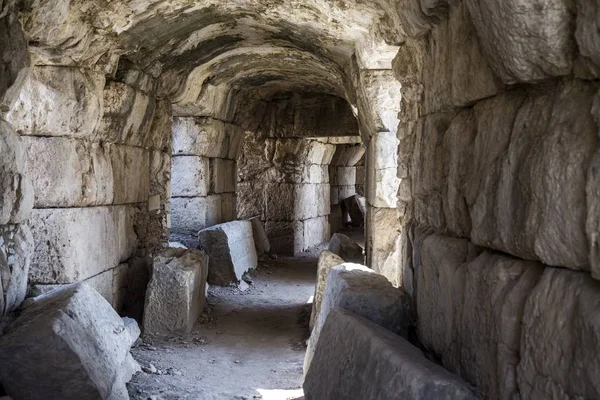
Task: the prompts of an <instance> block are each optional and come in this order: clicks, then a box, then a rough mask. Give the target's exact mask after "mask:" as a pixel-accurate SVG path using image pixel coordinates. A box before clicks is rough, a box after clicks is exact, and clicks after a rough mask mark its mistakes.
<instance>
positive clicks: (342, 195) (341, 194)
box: [336, 185, 356, 201]
mask: <svg viewBox="0 0 600 400" xmlns="http://www.w3.org/2000/svg"><path fill="white" fill-rule="evenodd" d="M336 189H337V193H338V195H337V196H338V199H340V200H342V201H343V200H346V199H348V198H350V197H353V196H355V195H356V185H349V186H338V187H337V188H336Z"/></svg>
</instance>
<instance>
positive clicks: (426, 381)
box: [303, 307, 477, 400]
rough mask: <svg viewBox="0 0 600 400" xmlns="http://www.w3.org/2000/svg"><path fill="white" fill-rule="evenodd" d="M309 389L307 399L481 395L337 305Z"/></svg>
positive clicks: (384, 399)
mask: <svg viewBox="0 0 600 400" xmlns="http://www.w3.org/2000/svg"><path fill="white" fill-rule="evenodd" d="M303 388H304V396H305V397H306V400H319V399H340V400H352V399H369V400H371V399H372V400H387V399H470V400H471V399H472V400H474V399H476V398H477V397H476V396H475V395H474V394H473V393H472V391H471V390H470V388H469V387H468V386H467V384H465V383H464V382H463V381H461V380H460V378H458V377H457V376H456V375H453V374H451V373H450V372H448V371H446V370H445V369H444V368H442V367H440V366H439V365H437V364H434V363H433V362H431V361H429V360H427V359H426V358H425V357H424V356H423V353H422V352H421V351H420V350H419V349H418V348H416V347H414V346H413V345H411V344H410V343H409V342H408V341H406V340H404V339H403V338H401V337H400V336H396V335H394V334H393V333H392V332H390V331H388V330H386V329H384V328H382V327H381V326H378V325H376V324H374V323H372V322H370V321H369V320H368V319H365V318H362V317H360V316H358V315H356V314H353V313H352V312H350V311H348V310H344V309H343V308H337V307H336V308H334V309H333V310H332V311H331V313H330V314H329V317H328V318H327V322H326V323H325V326H324V327H323V331H322V334H321V338H320V340H319V344H318V345H317V352H316V354H315V358H314V360H313V362H312V364H311V367H310V369H309V370H308V373H307V375H306V379H305V380H304V385H303Z"/></svg>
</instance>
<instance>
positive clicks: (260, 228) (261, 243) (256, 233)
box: [250, 217, 271, 256]
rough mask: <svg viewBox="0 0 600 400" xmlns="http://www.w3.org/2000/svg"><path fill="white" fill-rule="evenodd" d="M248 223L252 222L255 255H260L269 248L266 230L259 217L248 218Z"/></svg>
mask: <svg viewBox="0 0 600 400" xmlns="http://www.w3.org/2000/svg"><path fill="white" fill-rule="evenodd" d="M250 223H251V224H252V236H253V237H254V247H255V248H256V255H258V256H261V255H263V254H265V253H268V252H269V251H270V250H271V244H270V243H269V238H268V237H267V231H266V230H265V226H264V225H263V223H262V221H261V219H260V217H254V218H250Z"/></svg>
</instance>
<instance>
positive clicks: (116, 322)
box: [0, 283, 139, 400]
mask: <svg viewBox="0 0 600 400" xmlns="http://www.w3.org/2000/svg"><path fill="white" fill-rule="evenodd" d="M131 332H132V329H127V328H126V326H125V324H124V322H123V320H122V319H121V318H120V317H119V315H118V314H117V313H116V312H115V311H114V310H113V309H112V307H111V306H110V304H108V303H107V302H106V300H104V299H103V298H102V296H100V295H99V294H98V293H97V292H96V291H94V290H93V289H91V288H90V287H89V286H87V285H86V284H82V283H77V284H73V285H69V286H67V287H66V288H64V289H63V290H55V291H53V292H50V293H48V294H46V295H44V296H41V297H39V298H36V301H35V302H34V304H32V305H31V306H29V307H28V308H27V309H26V310H25V311H24V312H23V313H22V314H21V316H20V317H19V319H17V321H15V322H14V323H13V324H12V325H10V326H9V328H8V330H7V332H6V334H5V335H4V336H3V337H2V339H1V340H0V360H2V362H1V363H0V380H1V381H2V385H3V386H4V389H5V390H6V391H7V393H8V394H9V395H10V396H11V397H13V398H15V399H57V400H58V399H88V398H90V399H91V398H102V399H107V398H110V399H128V398H129V397H128V395H127V388H126V387H125V383H126V382H127V381H129V380H130V379H131V376H132V375H133V374H134V373H135V372H137V371H139V365H138V364H137V362H135V360H133V358H132V357H131V354H130V353H129V349H130V347H131V343H132V336H131Z"/></svg>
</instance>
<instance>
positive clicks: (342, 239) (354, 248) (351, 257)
mask: <svg viewBox="0 0 600 400" xmlns="http://www.w3.org/2000/svg"><path fill="white" fill-rule="evenodd" d="M328 250H329V251H330V252H332V253H333V254H337V255H338V256H340V257H341V258H342V259H343V260H344V261H346V262H349V263H355V264H362V263H363V262H364V261H365V257H364V255H363V248H362V247H360V245H359V244H358V243H356V242H355V241H354V240H352V239H350V238H349V237H348V236H346V235H344V234H343V233H335V234H334V235H333V236H332V237H331V240H329V246H328Z"/></svg>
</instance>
